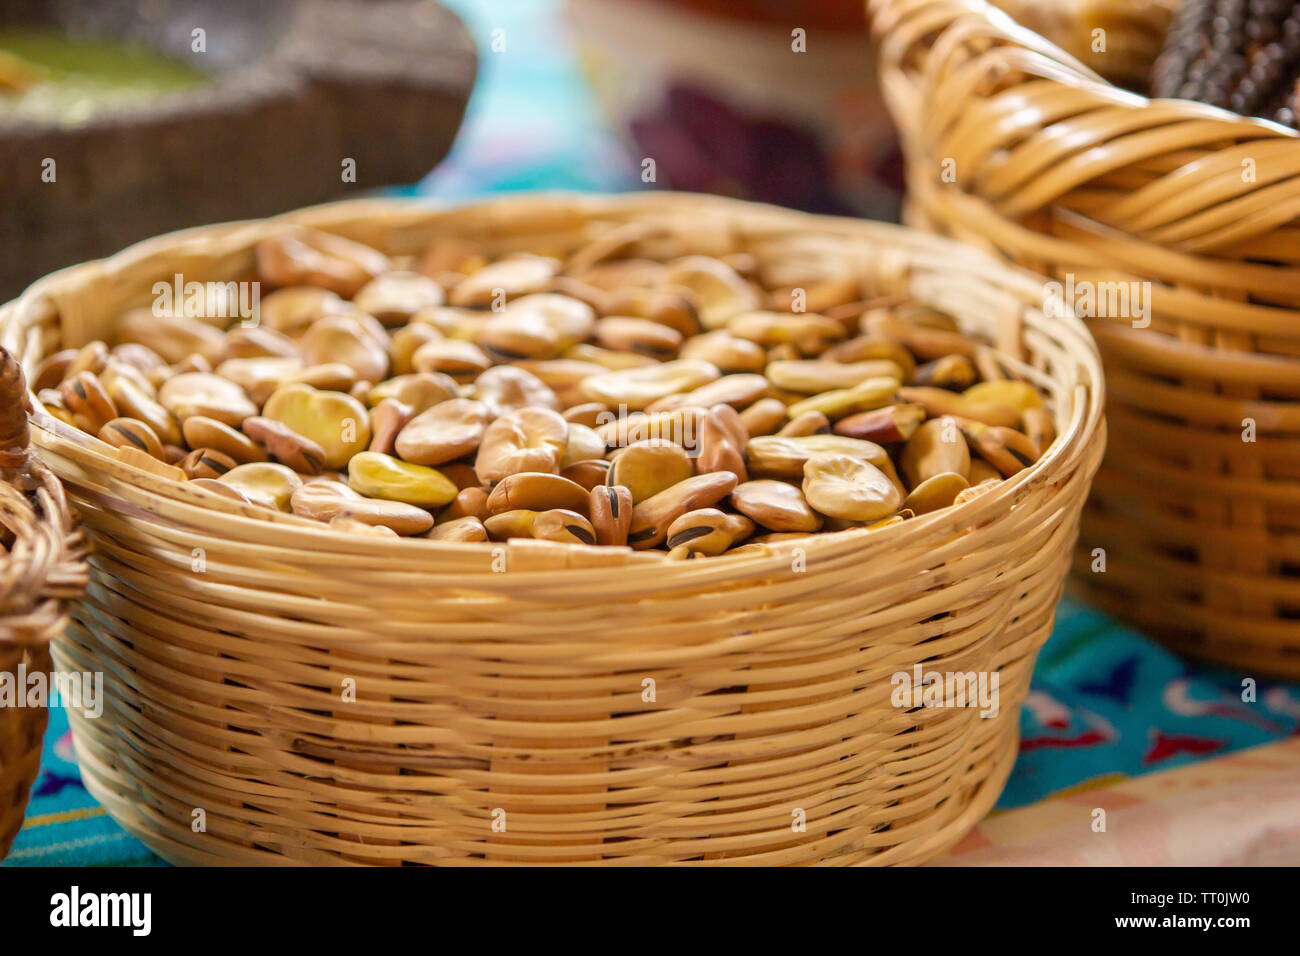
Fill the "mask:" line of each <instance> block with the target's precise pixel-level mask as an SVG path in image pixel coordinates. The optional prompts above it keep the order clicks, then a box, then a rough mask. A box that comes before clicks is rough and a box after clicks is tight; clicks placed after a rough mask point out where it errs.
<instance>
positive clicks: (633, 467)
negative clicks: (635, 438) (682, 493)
mask: <svg viewBox="0 0 1300 956" xmlns="http://www.w3.org/2000/svg"><path fill="white" fill-rule="evenodd" d="M694 473H695V468H694V466H693V465H692V464H691V459H690V456H689V455H687V453H686V450H685V449H684V448H682V447H681V446H680V445H678V444H676V443H674V442H670V441H664V440H662V439H649V440H646V441H641V442H637V443H635V444H633V445H629V446H627V447H626V448H624V449H622V450H621V451H620V452H619V454H618V455H617V456H616V457H615V458H614V460H613V462H612V463H611V465H610V467H609V473H608V475H607V477H606V479H605V483H606V484H609V485H622V486H623V487H625V488H627V489H628V491H630V492H631V494H632V502H633V504H640V503H641V502H642V501H645V500H646V499H647V498H651V497H653V496H654V495H657V494H659V492H661V491H663V490H664V489H666V488H671V487H672V486H673V485H676V484H678V483H679V482H682V481H685V480H686V479H687V478H689V477H691V475H693V474H694Z"/></svg>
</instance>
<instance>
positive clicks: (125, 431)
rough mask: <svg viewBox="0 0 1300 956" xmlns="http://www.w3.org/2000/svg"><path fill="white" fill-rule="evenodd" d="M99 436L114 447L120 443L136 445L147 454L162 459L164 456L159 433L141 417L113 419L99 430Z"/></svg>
mask: <svg viewBox="0 0 1300 956" xmlns="http://www.w3.org/2000/svg"><path fill="white" fill-rule="evenodd" d="M99 438H100V440H101V441H105V442H108V444H110V445H112V446H113V447H114V448H116V447H118V446H119V445H134V446H135V447H136V448H138V449H140V450H141V451H142V452H144V453H145V454H146V455H150V456H152V457H154V458H157V459H160V460H161V459H162V457H163V447H162V442H161V441H160V440H159V438H158V433H157V432H155V431H154V430H153V429H152V428H150V427H149V426H148V425H147V424H145V423H144V422H142V421H140V420H139V419H135V418H114V419H111V420H110V421H108V422H105V424H104V427H103V428H101V429H100V430H99Z"/></svg>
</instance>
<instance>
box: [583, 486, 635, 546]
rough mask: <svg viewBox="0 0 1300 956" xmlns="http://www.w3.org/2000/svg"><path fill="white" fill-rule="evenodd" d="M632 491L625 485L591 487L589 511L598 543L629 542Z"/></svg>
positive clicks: (618, 543) (621, 543) (614, 543)
mask: <svg viewBox="0 0 1300 956" xmlns="http://www.w3.org/2000/svg"><path fill="white" fill-rule="evenodd" d="M632 509H633V504H632V492H631V491H629V490H628V489H627V488H626V487H624V486H623V485H597V486H595V487H593V488H592V489H591V492H590V498H589V500H588V513H589V514H590V515H591V524H592V527H593V528H594V529H595V531H596V543H597V544H607V545H625V544H627V534H628V529H630V528H631V527H632Z"/></svg>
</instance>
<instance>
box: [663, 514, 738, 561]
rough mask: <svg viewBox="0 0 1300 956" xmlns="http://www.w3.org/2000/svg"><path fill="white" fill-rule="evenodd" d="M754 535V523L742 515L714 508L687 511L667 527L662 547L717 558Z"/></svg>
mask: <svg viewBox="0 0 1300 956" xmlns="http://www.w3.org/2000/svg"><path fill="white" fill-rule="evenodd" d="M753 533H754V522H752V521H750V520H749V519H748V518H746V517H745V516H744V515H734V514H727V513H726V512H724V511H719V510H718V509H717V508H697V509H696V510H694V511H688V512H686V513H685V514H684V515H681V516H680V517H678V518H677V520H675V521H674V522H673V523H672V524H671V525H669V526H668V537H667V541H666V546H667V547H668V548H669V549H670V550H673V549H676V548H680V547H685V548H688V549H689V550H691V551H693V552H695V553H696V554H707V555H718V554H721V553H722V552H724V551H726V550H727V549H728V548H730V547H731V546H732V545H733V544H735V543H736V542H738V541H743V540H744V539H745V538H748V537H749V536H750V535H751V534H753Z"/></svg>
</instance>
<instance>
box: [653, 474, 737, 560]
mask: <svg viewBox="0 0 1300 956" xmlns="http://www.w3.org/2000/svg"><path fill="white" fill-rule="evenodd" d="M736 484H737V482H736V476H735V475H733V474H730V473H729V472H713V473H710V474H707V475H695V476H693V477H691V478H687V479H686V480H685V481H679V482H678V483H677V484H675V485H673V486H672V487H671V488H666V489H664V490H663V491H661V492H659V493H658V494H656V495H653V496H652V497H650V498H647V499H645V500H644V501H642V502H640V503H639V504H638V505H637V506H636V507H635V508H634V509H633V511H632V526H631V528H630V529H629V531H628V544H630V545H632V547H633V548H635V549H637V550H644V549H645V548H653V547H656V546H657V545H660V544H662V543H663V541H664V539H665V538H666V537H667V535H668V528H669V526H670V525H671V524H672V523H673V522H674V521H676V520H677V519H678V518H680V517H681V516H682V515H684V514H685V513H686V512H688V511H694V510H695V509H697V508H707V507H709V506H710V505H714V504H717V503H718V502H719V501H721V500H722V499H723V498H725V497H726V496H727V495H729V494H730V493H731V491H732V489H734V488H735V487H736Z"/></svg>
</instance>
